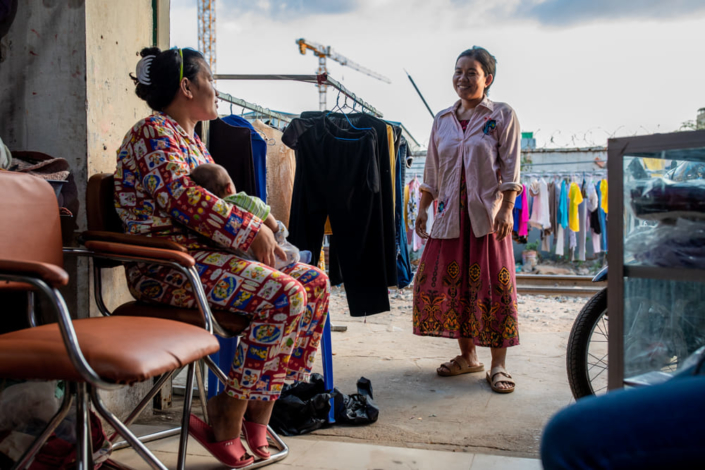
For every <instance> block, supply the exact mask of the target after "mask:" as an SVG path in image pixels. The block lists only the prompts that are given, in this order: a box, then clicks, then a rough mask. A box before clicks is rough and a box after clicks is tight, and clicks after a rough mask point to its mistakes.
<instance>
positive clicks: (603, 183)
mask: <svg viewBox="0 0 705 470" xmlns="http://www.w3.org/2000/svg"><path fill="white" fill-rule="evenodd" d="M600 192H601V193H602V210H603V211H605V214H607V213H608V212H607V180H602V181H600Z"/></svg>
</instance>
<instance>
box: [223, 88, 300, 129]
mask: <svg viewBox="0 0 705 470" xmlns="http://www.w3.org/2000/svg"><path fill="white" fill-rule="evenodd" d="M218 99H220V100H222V101H226V102H228V103H232V104H234V105H237V106H240V107H241V108H246V109H250V110H252V111H255V112H257V113H260V114H264V115H265V116H269V117H272V118H275V119H279V120H280V121H284V122H291V120H292V119H293V118H294V117H295V116H284V115H283V114H279V113H277V112H275V111H272V110H270V109H269V108H264V107H262V106H260V105H258V104H254V103H250V102H249V101H245V100H243V99H241V98H236V97H234V96H232V95H229V94H228V93H224V92H222V91H219V92H218Z"/></svg>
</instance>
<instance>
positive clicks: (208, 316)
mask: <svg viewBox="0 0 705 470" xmlns="http://www.w3.org/2000/svg"><path fill="white" fill-rule="evenodd" d="M64 253H66V254H72V255H76V256H88V257H90V258H93V259H104V260H109V261H120V262H140V263H149V264H157V265H162V266H168V267H171V268H175V269H177V270H179V271H180V272H181V273H182V274H184V276H186V279H187V280H188V282H189V283H190V284H191V286H192V288H193V291H194V294H195V297H196V304H197V306H198V310H199V312H200V313H201V315H202V316H203V327H204V328H205V329H206V330H207V331H208V332H209V333H211V334H214V333H215V334H217V335H218V336H221V337H224V338H238V337H239V334H233V333H231V332H229V331H228V330H226V329H225V328H223V327H222V326H221V325H220V324H219V323H218V321H217V320H216V318H215V317H214V316H213V314H212V313H211V310H210V306H209V305H208V301H207V299H206V293H205V290H204V289H203V284H202V283H201V280H200V277H199V275H198V271H197V270H196V268H195V267H190V268H187V267H185V266H182V265H181V264H179V263H176V262H173V261H165V260H162V259H156V258H148V257H139V256H124V255H115V254H104V253H100V252H94V251H91V250H89V249H84V248H65V249H64ZM103 269H105V268H103V267H101V266H98V265H96V264H95V263H94V264H93V280H94V284H93V285H94V295H95V299H96V304H97V306H98V310H99V311H100V313H101V314H102V315H104V316H111V312H110V310H109V309H108V308H107V306H106V305H105V302H104V300H103V292H102V290H103V289H102V270H103ZM202 360H203V362H204V363H205V365H206V366H207V367H208V368H209V369H210V370H211V371H212V372H213V373H214V374H215V375H216V377H217V378H218V380H219V381H220V382H221V383H222V384H223V385H225V384H226V383H227V381H228V377H227V375H226V374H225V373H224V372H223V371H222V370H221V369H220V368H219V367H218V366H217V365H216V364H215V362H214V361H213V360H212V359H211V358H210V357H208V356H206V357H204V358H203V359H202ZM196 367H198V366H197V365H195V367H191V366H189V372H188V377H187V384H186V393H185V397H184V418H183V420H182V423H181V427H176V428H173V429H169V430H165V431H160V432H157V433H153V434H148V435H145V436H141V437H139V438H137V439H138V440H139V442H140V444H141V445H142V444H143V443H146V442H151V441H155V440H158V439H163V438H167V437H171V436H175V435H177V434H180V435H181V437H180V442H179V462H180V466H179V467H178V468H179V470H181V469H183V468H184V467H183V466H181V456H182V452H183V456H184V463H185V455H186V446H187V442H188V414H187V410H188V412H189V413H190V409H191V404H192V400H193V380H194V377H196V378H197V383H198V388H199V399H200V400H201V406H202V407H203V412H204V417H205V418H206V421H207V422H208V421H209V420H208V415H207V412H206V406H205V396H206V393H205V387H204V386H203V381H202V375H201V373H200V371H199V373H196V370H195V369H196ZM172 376H173V371H172V372H171V373H168V374H164V375H163V376H162V377H160V379H159V380H158V381H157V383H156V384H155V385H154V387H152V389H151V390H150V391H149V393H148V394H147V395H146V396H145V397H144V398H143V399H142V401H141V402H140V403H139V404H138V405H137V407H136V408H135V409H134V410H133V412H132V413H130V415H129V416H128V418H127V419H126V420H125V422H124V423H125V425H126V426H129V425H130V424H132V423H133V422H134V420H135V419H136V418H137V416H139V414H140V413H141V412H142V410H144V408H145V407H146V406H147V405H148V404H149V403H150V401H151V400H152V398H153V397H154V396H155V395H156V394H157V393H158V392H159V390H161V388H162V387H163V386H164V384H165V383H166V381H167V380H168V379H169V378H171V377H172ZM111 424H112V423H111ZM121 435H122V434H121ZM267 435H268V439H269V441H270V444H273V445H274V447H276V448H277V449H278V452H276V453H274V454H272V455H271V457H270V458H269V459H266V460H255V461H254V462H253V463H252V464H250V465H248V466H247V467H244V468H245V469H252V470H254V469H257V468H261V467H264V466H267V465H271V464H273V463H276V462H279V461H281V460H283V459H285V458H286V457H287V456H288V455H289V447H288V446H287V445H286V443H285V442H284V441H283V440H282V439H281V438H280V437H279V436H278V435H277V433H275V432H274V430H273V429H272V428H271V427H270V426H267ZM113 437H114V435H113V436H111V439H112V438H113ZM134 445H135V444H134V442H132V441H130V440H129V439H127V438H125V441H121V442H117V443H115V444H113V449H114V450H118V449H122V448H126V447H130V446H134Z"/></svg>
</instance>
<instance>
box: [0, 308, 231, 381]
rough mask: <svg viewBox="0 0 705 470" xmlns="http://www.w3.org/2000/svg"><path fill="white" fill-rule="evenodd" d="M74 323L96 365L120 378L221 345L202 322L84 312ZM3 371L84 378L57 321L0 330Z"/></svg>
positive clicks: (135, 377) (153, 372)
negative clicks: (193, 323)
mask: <svg viewBox="0 0 705 470" xmlns="http://www.w3.org/2000/svg"><path fill="white" fill-rule="evenodd" d="M73 326H74V329H75V330H76V335H77V337H78V343H79V345H80V347H81V350H82V352H83V355H84V357H85V358H86V360H87V361H88V363H89V364H90V366H91V367H92V368H93V370H95V371H96V373H97V374H98V375H99V376H100V377H101V378H103V379H104V380H106V381H109V382H115V383H121V384H132V383H135V382H141V381H144V380H147V379H149V378H152V377H156V376H158V375H161V374H163V373H165V372H168V371H170V370H174V369H177V368H179V367H182V366H185V365H187V364H190V363H191V362H193V361H195V360H197V359H200V358H202V357H204V356H206V355H208V354H212V353H214V352H216V351H218V349H219V348H220V346H219V344H218V340H217V339H216V338H215V336H213V335H211V334H210V333H208V332H207V331H205V330H204V329H203V328H198V327H195V326H191V325H187V324H185V323H180V322H176V321H170V320H162V319H158V318H142V317H105V318H86V319H83V320H74V321H73ZM0 377H3V378H12V379H41V380H70V381H76V382H83V381H84V379H83V378H82V377H81V375H80V374H79V373H78V371H77V370H76V369H75V368H74V367H73V365H72V364H71V361H70V360H69V356H68V353H67V352H66V348H65V346H64V342H63V340H62V337H61V333H60V331H59V326H58V324H56V323H52V324H50V325H42V326H39V327H37V328H27V329H24V330H20V331H14V332H12V333H6V334H4V335H0Z"/></svg>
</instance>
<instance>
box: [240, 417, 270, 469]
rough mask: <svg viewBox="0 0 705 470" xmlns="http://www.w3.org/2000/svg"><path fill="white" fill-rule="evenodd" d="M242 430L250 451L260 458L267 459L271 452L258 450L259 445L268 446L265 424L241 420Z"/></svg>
mask: <svg viewBox="0 0 705 470" xmlns="http://www.w3.org/2000/svg"><path fill="white" fill-rule="evenodd" d="M242 431H243V432H244V433H245V440H246V441H247V446H248V447H249V448H250V450H251V451H252V453H254V454H255V455H256V456H257V457H259V458H261V459H265V460H266V459H268V458H269V457H270V456H271V455H272V454H271V453H269V452H264V451H262V450H260V448H261V447H269V442H268V441H267V425H266V424H257V423H253V422H251V421H247V420H244V419H243V420H242Z"/></svg>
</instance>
